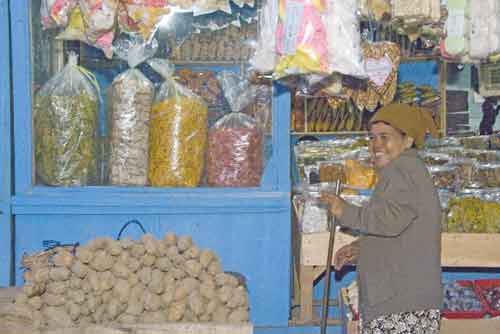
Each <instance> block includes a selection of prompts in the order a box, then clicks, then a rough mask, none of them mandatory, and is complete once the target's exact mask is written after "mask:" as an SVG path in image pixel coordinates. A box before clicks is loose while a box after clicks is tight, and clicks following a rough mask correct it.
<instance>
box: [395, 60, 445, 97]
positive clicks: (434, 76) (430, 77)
mask: <svg viewBox="0 0 500 334" xmlns="http://www.w3.org/2000/svg"><path fill="white" fill-rule="evenodd" d="M403 81H411V82H414V83H415V84H416V85H417V86H419V85H431V86H432V87H434V88H435V89H437V90H439V64H438V62H437V61H435V60H430V61H417V62H413V63H402V64H401V65H400V66H399V72H398V82H403Z"/></svg>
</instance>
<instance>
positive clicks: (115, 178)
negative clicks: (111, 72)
mask: <svg viewBox="0 0 500 334" xmlns="http://www.w3.org/2000/svg"><path fill="white" fill-rule="evenodd" d="M157 49H158V43H157V42H156V40H155V39H153V41H152V42H151V43H145V41H144V40H143V38H142V36H140V35H138V34H131V35H129V36H127V37H126V38H119V39H117V40H116V41H115V43H114V51H115V53H116V55H117V56H118V57H119V58H121V59H123V60H125V61H127V62H128V65H129V67H130V69H129V70H127V71H125V72H123V73H121V74H120V75H118V76H117V77H116V78H115V79H114V80H113V82H112V83H111V86H110V88H109V92H108V99H109V101H108V108H109V110H108V117H109V121H108V124H109V128H110V131H109V143H110V154H109V162H108V175H109V182H110V183H111V184H113V185H136V186H144V185H146V184H147V177H148V161H149V151H148V145H149V116H150V113H151V107H152V105H153V98H154V86H153V83H152V82H151V81H150V80H149V79H148V78H146V76H144V74H142V72H141V71H139V70H138V69H137V68H136V67H137V66H138V65H139V64H140V63H142V62H144V61H145V60H146V59H148V58H151V57H153V56H154V54H155V53H156V50H157Z"/></svg>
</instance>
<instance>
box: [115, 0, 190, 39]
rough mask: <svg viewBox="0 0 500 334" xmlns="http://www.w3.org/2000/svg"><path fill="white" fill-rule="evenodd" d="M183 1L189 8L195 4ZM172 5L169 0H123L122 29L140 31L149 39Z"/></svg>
mask: <svg viewBox="0 0 500 334" xmlns="http://www.w3.org/2000/svg"><path fill="white" fill-rule="evenodd" d="M179 3H181V2H180V1H179ZM182 3H183V4H184V5H185V6H187V7H188V8H190V7H191V6H192V4H193V2H192V1H182ZM170 5H171V4H170V3H169V2H168V1H167V0H121V2H120V6H119V8H118V25H119V26H120V29H121V30H122V31H126V32H139V33H140V34H141V35H142V37H143V38H144V40H146V41H149V40H150V39H151V38H152V37H153V35H154V34H155V32H156V30H157V29H158V24H159V22H160V21H161V20H162V18H163V17H165V16H166V15H168V14H170V11H171V9H170ZM172 5H175V3H173V4H172Z"/></svg>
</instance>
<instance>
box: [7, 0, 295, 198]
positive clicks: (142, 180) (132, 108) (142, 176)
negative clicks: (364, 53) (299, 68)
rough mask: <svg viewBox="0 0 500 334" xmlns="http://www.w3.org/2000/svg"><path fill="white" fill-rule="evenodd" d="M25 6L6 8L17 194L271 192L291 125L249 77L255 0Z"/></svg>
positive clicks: (274, 91) (271, 95)
mask: <svg viewBox="0 0 500 334" xmlns="http://www.w3.org/2000/svg"><path fill="white" fill-rule="evenodd" d="M26 3H27V4H28V6H26V7H23V6H22V5H21V4H20V5H19V7H18V5H17V4H11V7H13V8H15V9H14V11H13V15H15V16H17V15H19V17H22V18H23V21H22V22H17V21H16V22H14V25H13V32H14V33H15V34H16V35H19V36H20V38H19V40H16V41H14V48H15V49H16V50H18V56H16V58H18V59H17V60H15V61H14V71H15V72H16V73H22V75H21V76H20V77H18V78H16V80H15V82H14V87H15V94H14V100H19V106H20V110H19V111H16V117H15V127H16V132H17V135H16V143H25V144H26V145H22V146H20V147H22V148H19V149H18V151H17V154H16V169H17V170H19V173H18V174H17V175H16V188H17V190H18V191H20V192H21V193H25V192H31V190H34V191H35V192H37V191H38V192H53V191H58V190H61V191H71V189H74V188H87V187H99V188H115V189H117V188H120V189H123V188H124V187H127V189H128V188H134V189H135V190H134V191H138V190H137V189H142V190H144V189H145V188H156V190H155V191H158V188H160V189H163V190H165V191H167V192H168V191H176V190H175V189H179V188H195V189H198V190H199V189H200V188H224V189H227V188H239V189H241V188H245V189H247V188H252V189H253V190H256V191H259V190H271V189H273V188H274V189H275V188H276V187H275V185H276V182H277V174H278V173H279V171H278V169H280V167H279V165H280V164H281V163H280V161H281V159H277V158H278V157H277V156H276V154H277V151H278V148H279V146H280V145H281V144H280V143H279V142H278V141H279V134H278V133H277V132H276V131H279V129H278V128H279V127H280V126H282V127H283V129H284V131H286V128H287V126H288V124H282V125H279V124H278V121H277V119H276V116H275V117H274V118H275V119H273V114H274V115H276V109H277V105H276V103H277V102H276V101H277V99H278V97H279V96H280V95H283V94H282V93H284V90H281V91H279V88H276V87H273V86H272V84H271V83H270V82H267V83H262V82H260V83H256V82H255V80H253V78H252V76H251V73H252V72H251V67H250V65H249V59H250V57H251V56H252V55H253V51H254V49H253V45H255V40H256V38H257V29H258V21H259V16H258V9H259V8H260V6H261V5H260V2H254V1H249V2H245V1H243V2H241V1H236V2H234V1H222V2H220V3H219V2H217V3H214V4H209V3H205V2H200V4H197V3H193V4H190V5H187V4H185V3H182V4H172V3H167V2H162V1H155V2H148V1H135V2H133V3H131V2H127V1H118V0H102V1H72V0H67V1H66V0H64V1H63V0H61V1H46V0H34V1H30V2H26ZM23 4H24V2H23ZM26 18H29V21H28V22H26ZM22 59H31V62H30V63H26V62H24V61H22ZM273 99H274V102H273ZM273 110H275V111H274V112H273ZM283 138H285V137H283ZM16 146H17V145H16ZM80 190H81V189H80ZM233 190H234V189H233ZM107 191H109V190H107ZM120 191H122V190H120ZM160 191H162V190H160ZM218 191H220V190H218Z"/></svg>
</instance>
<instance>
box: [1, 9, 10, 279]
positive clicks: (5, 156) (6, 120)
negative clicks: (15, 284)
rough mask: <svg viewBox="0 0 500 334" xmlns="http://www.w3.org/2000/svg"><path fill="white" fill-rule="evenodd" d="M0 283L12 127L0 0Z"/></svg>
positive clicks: (6, 261) (5, 274) (6, 274)
mask: <svg viewBox="0 0 500 334" xmlns="http://www.w3.org/2000/svg"><path fill="white" fill-rule="evenodd" d="M0 41H2V42H1V43H0V69H1V71H0V211H1V213H0V286H6V285H9V283H10V264H11V258H12V257H11V249H10V246H11V217H10V194H11V168H10V167H11V136H10V134H11V127H10V112H11V104H10V49H9V47H10V35H9V8H8V2H7V1H6V0H0Z"/></svg>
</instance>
